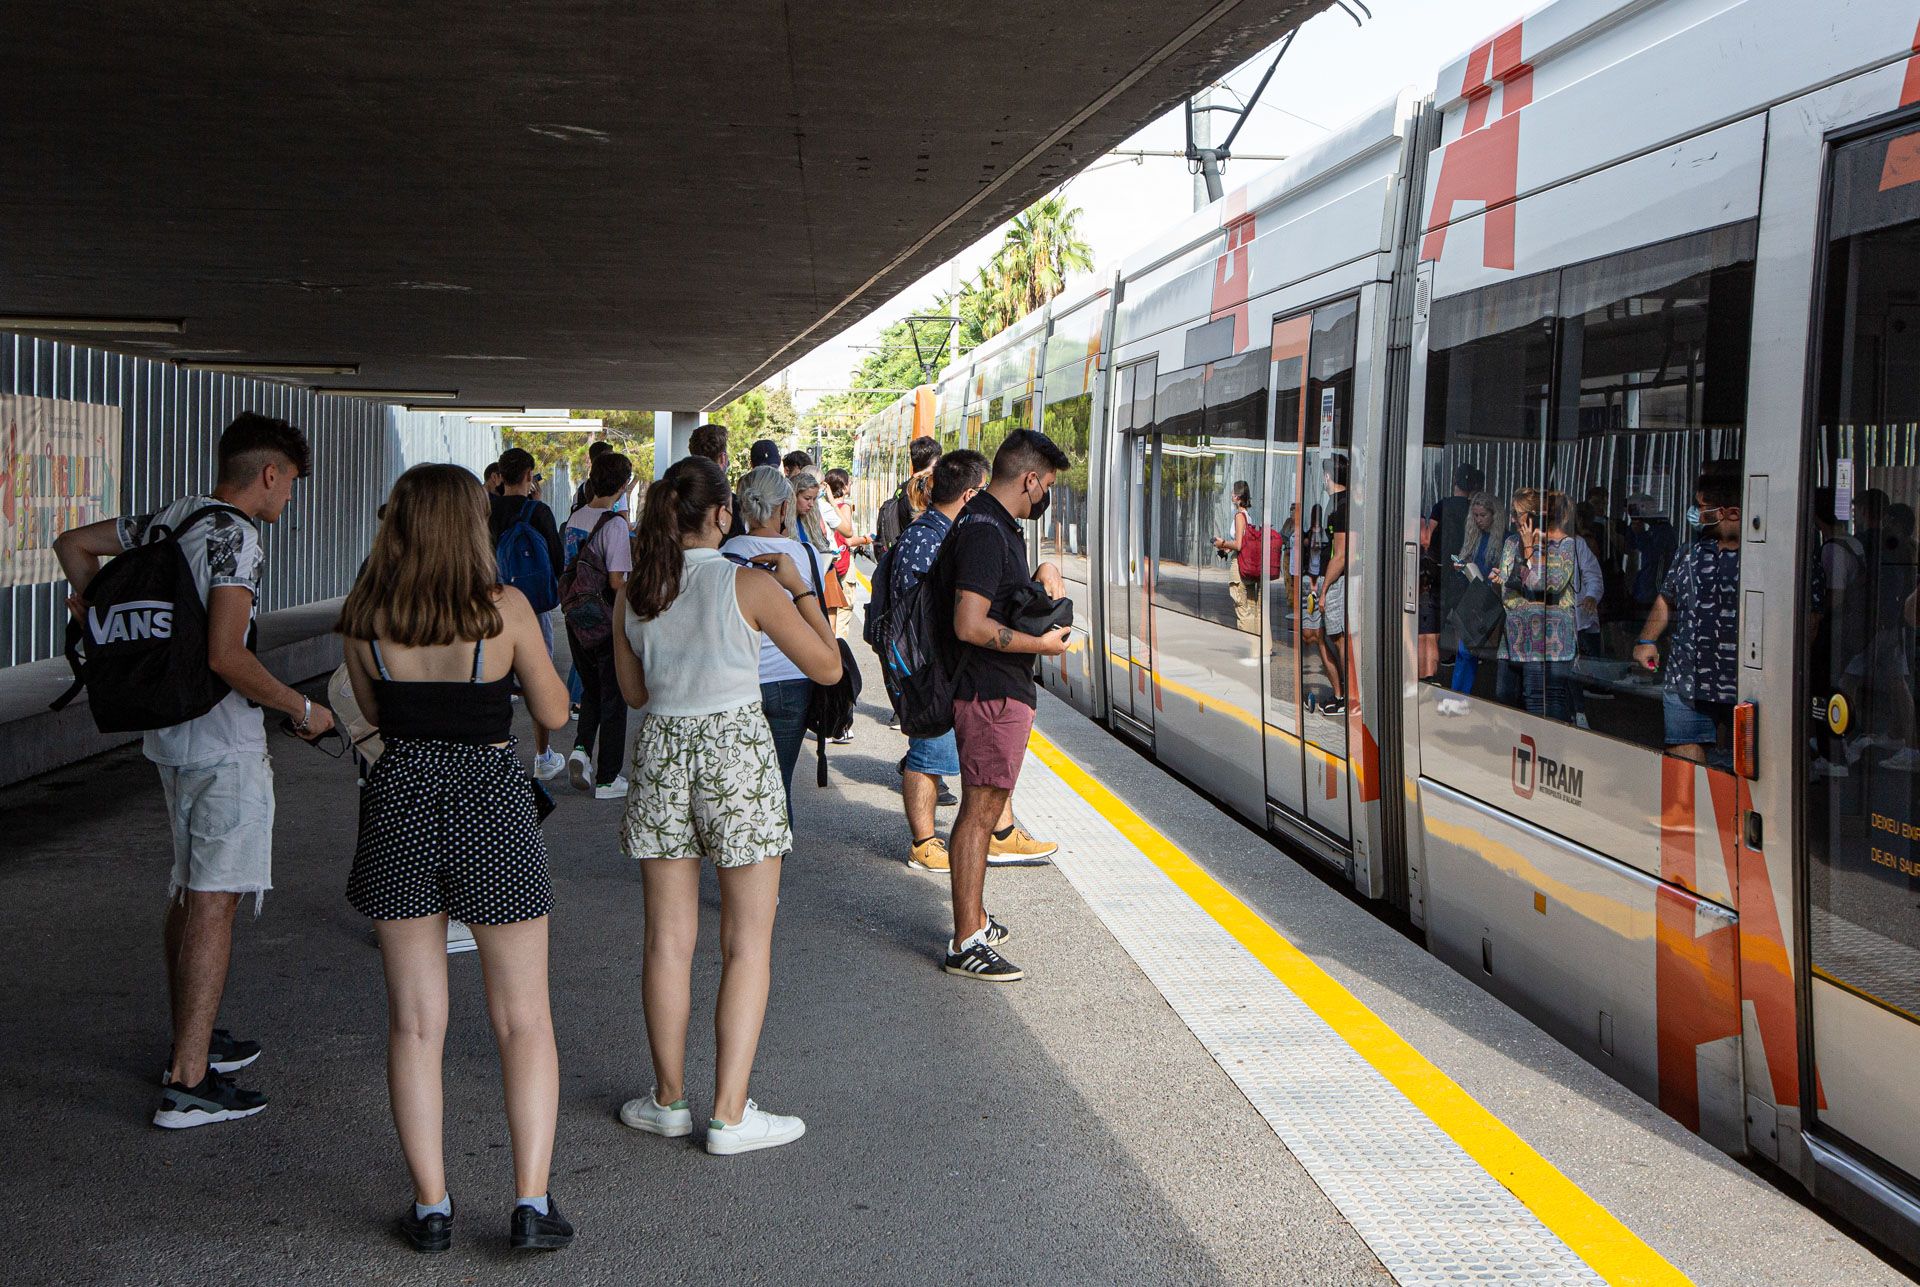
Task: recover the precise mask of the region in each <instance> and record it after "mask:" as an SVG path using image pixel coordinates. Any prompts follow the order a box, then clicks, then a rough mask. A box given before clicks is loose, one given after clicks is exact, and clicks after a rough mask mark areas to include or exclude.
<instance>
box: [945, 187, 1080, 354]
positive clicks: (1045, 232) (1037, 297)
mask: <svg viewBox="0 0 1920 1287" xmlns="http://www.w3.org/2000/svg"><path fill="white" fill-rule="evenodd" d="M1080 215H1081V210H1080V208H1079V207H1078V206H1074V207H1069V206H1068V205H1067V199H1066V198H1065V197H1064V196H1062V195H1060V194H1059V193H1055V194H1054V195H1053V196H1050V197H1043V198H1041V199H1040V200H1039V201H1036V202H1034V203H1033V204H1032V205H1030V206H1028V207H1027V208H1026V209H1025V210H1023V211H1021V212H1020V213H1019V214H1018V215H1015V216H1014V219H1013V222H1012V224H1010V225H1009V226H1008V228H1007V233H1006V236H1005V237H1004V238H1003V239H1002V240H1001V242H1000V249H999V250H998V251H996V252H995V253H994V256H993V258H992V260H990V261H989V262H988V263H987V266H986V267H985V268H983V269H981V270H980V276H979V278H978V279H977V280H976V281H975V282H974V283H973V284H972V286H971V287H970V290H971V291H974V292H977V293H978V294H979V295H981V296H982V297H983V300H982V302H983V304H984V307H983V308H982V310H981V311H982V322H983V326H982V329H983V330H984V331H985V332H986V333H987V334H988V335H992V334H994V333H996V332H998V331H1003V330H1005V329H1006V328H1007V327H1009V326H1012V325H1013V324H1014V323H1015V322H1017V321H1019V320H1020V319H1021V318H1023V317H1025V316H1026V315H1027V314H1029V313H1031V312H1033V311H1034V310H1035V309H1037V308H1041V307H1044V306H1045V305H1046V304H1047V302H1048V301H1049V300H1051V299H1053V298H1054V297H1055V296H1056V295H1058V294H1060V292H1061V291H1063V290H1065V289H1066V287H1067V276H1068V274H1070V273H1076V272H1090V271H1092V269H1093V247H1092V246H1090V245H1088V244H1087V241H1086V239H1085V238H1084V237H1082V236H1081V235H1080V231H1079V228H1078V224H1079V220H1080Z"/></svg>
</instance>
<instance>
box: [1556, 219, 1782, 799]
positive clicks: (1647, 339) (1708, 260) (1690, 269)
mask: <svg viewBox="0 0 1920 1287" xmlns="http://www.w3.org/2000/svg"><path fill="white" fill-rule="evenodd" d="M1753 249H1754V225H1753V224H1751V223H1744V224H1738V225H1734V226H1732V227H1729V228H1723V229H1717V230H1715V231H1712V232H1707V233H1701V234H1699V235H1697V236H1692V237H1684V238H1680V239H1678V240H1675V241H1670V242H1665V243H1662V244H1660V245H1657V246H1650V247H1646V248H1644V249H1640V250H1636V251H1631V252H1628V253H1626V254H1622V255H1616V256H1612V257H1610V258H1607V259H1602V260H1597V261H1595V262H1593V263H1589V264H1582V265H1580V266H1578V267H1574V268H1569V269H1567V270H1566V271H1565V272H1564V273H1563V274H1562V275H1561V284H1560V310H1559V311H1560V316H1561V318H1562V324H1561V325H1562V330H1561V336H1562V338H1561V343H1562V345H1563V348H1564V358H1563V365H1562V370H1563V371H1564V372H1565V373H1566V375H1565V378H1564V382H1563V386H1562V393H1561V397H1560V412H1559V414H1558V415H1557V417H1556V427H1557V429H1558V430H1559V432H1558V433H1556V435H1555V440H1554V442H1553V444H1552V455H1551V459H1550V463H1549V468H1548V485H1549V487H1551V488H1553V489H1554V490H1557V491H1559V492H1561V493H1562V494H1563V495H1565V496H1566V497H1567V500H1568V505H1569V507H1570V511H1571V513H1570V523H1569V525H1568V527H1567V529H1566V530H1567V533H1568V535H1569V536H1570V537H1572V538H1573V540H1574V542H1575V545H1574V547H1573V548H1574V551H1575V554H1576V557H1577V559H1578V566H1577V567H1576V581H1577V585H1576V605H1575V616H1576V624H1577V627H1578V634H1577V644H1578V651H1579V660H1578V663H1577V664H1576V666H1575V668H1574V672H1573V674H1572V676H1571V684H1570V688H1571V692H1570V694H1569V695H1570V698H1571V701H1572V707H1573V715H1574V718H1575V719H1576V720H1577V721H1578V722H1581V723H1583V724H1585V725H1586V726H1587V727H1590V728H1592V729H1594V730H1595V731H1598V732H1604V733H1609V734H1612V735H1613V736H1616V737H1622V738H1626V739H1628V740H1630V741H1634V742H1639V743H1641V744H1642V745H1645V746H1650V747H1654V748H1667V747H1672V748H1674V749H1675V752H1676V753H1677V754H1683V755H1688V756H1694V757H1698V756H1706V757H1708V758H1711V759H1713V760H1715V761H1717V762H1729V757H1730V754H1731V747H1730V745H1728V743H1727V730H1726V729H1724V728H1722V727H1721V726H1722V725H1724V724H1726V723H1727V719H1726V717H1725V714H1724V708H1728V707H1730V706H1731V705H1732V703H1733V702H1734V701H1735V700H1736V692H1735V689H1736V679H1737V667H1738V639H1737V635H1736V627H1737V624H1738V616H1739V608H1738V603H1739V600H1738V592H1739V581H1740V547H1739V539H1740V525H1739V523H1738V521H1737V520H1738V513H1739V506H1740V501H1741V488H1740V479H1741V472H1742V461H1743V458H1744V455H1745V449H1744V441H1745V431H1746V392H1747V367H1748V354H1749V350H1750V348H1751V332H1752V328H1751V319H1752V313H1753ZM1702 490H1704V491H1705V492H1707V493H1711V494H1710V495H1707V496H1704V497H1702V496H1698V495H1696V493H1697V492H1700V491H1702ZM1694 504H1700V505H1702V506H1703V508H1704V510H1705V513H1706V514H1707V515H1708V516H1716V515H1721V514H1725V515H1727V516H1729V517H1728V521H1723V522H1721V523H1719V524H1717V525H1716V524H1711V523H1709V524H1704V525H1698V526H1695V525H1690V524H1689V523H1688V520H1687V513H1688V507H1689V506H1691V505H1694ZM1720 532H1724V533H1726V536H1725V539H1724V540H1723V539H1720V537H1719V535H1718V533H1720ZM1655 637H1657V643H1656V645H1655V647H1653V648H1651V649H1649V648H1645V647H1642V646H1641V645H1640V644H1639V643H1638V641H1639V640H1641V639H1646V638H1655ZM1636 653H1637V654H1638V656H1636ZM1649 659H1654V660H1657V662H1658V666H1659V669H1658V671H1657V672H1656V671H1654V670H1651V669H1649V668H1648V666H1647V665H1646V664H1645V663H1646V662H1647V661H1648V660H1649ZM1675 699H1678V705H1676V700H1675ZM1709 725H1711V726H1712V731H1713V733H1714V736H1713V737H1711V738H1706V739H1705V740H1689V737H1693V738H1695V739H1700V738H1704V736H1705V734H1704V730H1706V729H1707V727H1708V726H1709Z"/></svg>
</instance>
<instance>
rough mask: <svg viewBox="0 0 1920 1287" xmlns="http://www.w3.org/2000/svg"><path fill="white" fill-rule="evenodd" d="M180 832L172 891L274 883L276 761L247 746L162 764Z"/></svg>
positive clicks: (257, 893)
mask: <svg viewBox="0 0 1920 1287" xmlns="http://www.w3.org/2000/svg"><path fill="white" fill-rule="evenodd" d="M154 767H155V768H157V769H159V770H160V785H161V787H162V789H164V790H165V791H166V795H167V819H168V822H169V823H170V824H171V828H172V831H173V878H172V880H171V882H170V883H169V884H168V886H167V894H168V896H169V897H177V896H179V894H180V893H181V891H182V890H188V889H191V890H196V891H199V892H201V893H222V894H252V895H253V896H254V900H255V904H256V907H257V905H258V902H259V900H260V898H261V896H263V895H264V894H265V893H266V892H267V891H268V890H269V889H272V888H273V761H272V760H271V759H269V758H268V757H267V754H266V752H264V751H246V752H242V753H241V754H239V755H233V756H229V757H228V758H226V759H224V760H215V761H213V762H212V763H210V764H192V765H186V766H184V767H180V766H175V765H171V764H156V765H155V766H154Z"/></svg>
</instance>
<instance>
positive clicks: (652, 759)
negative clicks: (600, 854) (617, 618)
mask: <svg viewBox="0 0 1920 1287" xmlns="http://www.w3.org/2000/svg"><path fill="white" fill-rule="evenodd" d="M628 782H629V785H628V787H627V811H626V819H625V822H624V825H623V826H622V828H621V845H622V847H623V848H624V849H625V850H626V853H627V856H628V857H629V858H707V859H710V860H711V861H712V862H713V864H714V865H715V866H716V867H751V866H752V865H753V864H755V863H758V862H765V861H766V860H767V859H769V858H779V857H781V856H782V855H784V854H786V853H788V852H789V851H790V850H792V848H793V830H792V828H791V826H790V825H789V824H788V822H787V806H786V790H785V788H784V786H783V785H782V784H781V781H780V761H779V758H778V756H777V755H776V753H775V751H774V746H773V733H772V731H771V730H770V729H769V728H768V727H767V717H766V716H765V715H764V714H763V713H762V711H761V706H760V703H759V702H750V703H748V704H747V705H745V706H739V707H735V708H734V709H733V710H727V711H719V712H716V713H715V714H712V715H649V716H647V718H646V719H645V720H644V721H643V722H642V723H641V725H640V733H639V736H637V737H636V738H634V741H633V767H632V768H631V769H630V770H628Z"/></svg>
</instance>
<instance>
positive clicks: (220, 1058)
mask: <svg viewBox="0 0 1920 1287" xmlns="http://www.w3.org/2000/svg"><path fill="white" fill-rule="evenodd" d="M259 1057H260V1043H259V1042H257V1041H242V1040H241V1039H240V1038H238V1037H236V1036H234V1035H233V1034H232V1033H231V1032H228V1031H227V1030H226V1029H225V1028H215V1029H214V1030H213V1040H212V1041H209V1042H208V1043H207V1067H209V1068H211V1069H213V1071H215V1072H217V1073H230V1072H239V1071H240V1070H241V1069H242V1068H245V1067H246V1066H247V1065H248V1064H250V1063H252V1062H253V1061H254V1060H256V1059H258V1058H259ZM172 1071H173V1047H172V1046H168V1047H167V1066H166V1067H164V1068H162V1069H161V1070H160V1084H161V1085H162V1086H164V1085H166V1084H167V1074H168V1073H170V1072H172Z"/></svg>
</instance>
